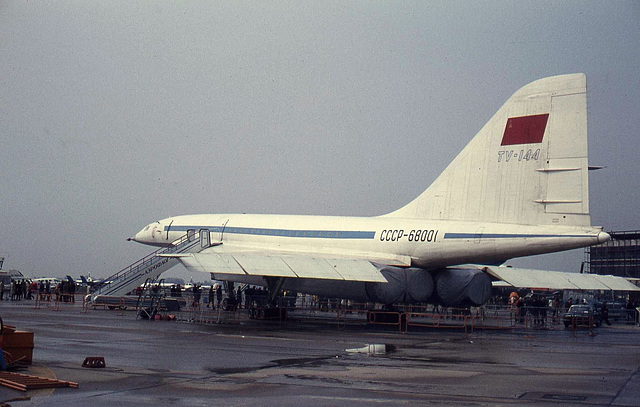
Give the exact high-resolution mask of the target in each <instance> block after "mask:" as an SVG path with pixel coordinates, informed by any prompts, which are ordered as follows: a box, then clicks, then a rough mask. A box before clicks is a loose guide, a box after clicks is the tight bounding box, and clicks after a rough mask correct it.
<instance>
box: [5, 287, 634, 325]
mask: <svg viewBox="0 0 640 407" xmlns="http://www.w3.org/2000/svg"><path fill="white" fill-rule="evenodd" d="M173 300H175V299H173ZM5 301H9V300H5ZM21 301H23V302H24V301H33V304H34V307H35V308H36V309H45V310H53V311H58V310H63V309H65V310H73V309H78V310H80V311H81V312H89V311H90V310H96V309H111V310H118V311H119V312H120V314H121V315H125V311H135V310H136V305H137V302H138V297H135V296H125V297H102V298H98V299H97V301H96V302H93V303H89V302H87V301H85V294H80V293H76V294H61V293H55V292H54V293H46V292H42V293H41V292H38V291H34V292H32V299H31V300H29V299H23V300H21ZM180 301H181V307H180V310H179V311H166V310H162V311H161V312H160V314H159V315H161V317H162V318H164V317H168V316H170V319H177V320H182V321H192V322H199V323H238V322H240V321H242V320H248V319H250V318H256V319H261V318H259V316H258V315H250V311H249V308H245V307H238V308H235V309H232V310H228V311H225V310H224V309H222V308H221V307H219V306H217V304H215V303H214V304H210V303H208V302H206V301H205V302H199V303H197V304H195V303H194V302H193V296H192V295H190V293H183V294H182V297H180ZM286 305H287V307H283V309H285V308H286V311H285V312H284V313H279V314H275V315H274V314H272V315H271V316H270V317H269V318H262V319H272V320H279V321H284V322H286V321H287V320H288V319H291V318H295V319H306V320H316V321H323V322H324V321H327V322H329V323H333V324H336V325H337V326H338V327H339V328H344V327H345V326H347V325H362V324H369V325H379V326H387V327H397V329H398V331H399V332H407V331H409V330H411V329H419V328H430V329H434V328H448V329H460V330H463V331H464V332H465V333H470V332H473V331H474V330H475V329H498V330H524V331H525V332H526V331H529V330H533V329H545V328H554V327H555V328H564V325H565V323H566V326H567V328H570V329H572V330H574V331H577V330H584V329H587V330H592V329H593V327H594V325H598V323H599V322H600V321H596V320H593V322H592V323H586V324H584V323H582V322H583V321H580V320H577V319H575V320H574V319H569V320H568V321H566V320H565V319H564V314H565V312H566V310H565V309H564V308H561V309H553V308H547V307H541V308H536V307H527V306H525V307H521V308H516V307H512V306H498V305H485V306H482V307H471V308H464V309H460V308H443V307H438V306H432V305H428V306H399V307H396V308H395V309H393V310H386V309H383V308H382V307H381V305H379V304H372V303H355V302H350V301H345V300H337V299H328V300H318V299H317V298H315V297H312V296H308V295H300V296H298V297H297V298H295V301H294V302H293V303H292V302H291V299H289V300H287V303H286ZM245 306H246V304H245ZM267 309H268V308H260V307H256V308H254V312H258V313H260V311H261V310H267ZM639 315H640V311H639V310H637V309H617V310H616V312H615V313H610V314H609V322H610V323H611V324H628V325H637V326H640V320H639ZM596 322H597V323H596ZM602 322H603V323H605V324H606V320H602Z"/></svg>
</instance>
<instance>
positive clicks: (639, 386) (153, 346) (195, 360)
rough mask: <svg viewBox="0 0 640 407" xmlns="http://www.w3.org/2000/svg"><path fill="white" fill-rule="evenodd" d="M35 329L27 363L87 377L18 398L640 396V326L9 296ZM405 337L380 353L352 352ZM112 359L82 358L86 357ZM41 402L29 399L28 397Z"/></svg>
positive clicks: (9, 306) (300, 400) (288, 402)
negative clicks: (381, 317) (469, 321)
mask: <svg viewBox="0 0 640 407" xmlns="http://www.w3.org/2000/svg"><path fill="white" fill-rule="evenodd" d="M0 316H1V317H2V318H3V320H4V322H5V324H9V325H14V326H17V327H18V328H19V329H22V330H30V331H33V332H35V349H34V352H33V358H34V363H33V365H31V366H30V367H28V368H27V369H24V370H21V372H22V373H28V374H34V375H40V376H45V377H50V378H58V379H60V380H66V381H72V382H77V383H78V384H79V387H78V388H77V389H73V388H62V389H43V390H32V391H28V392H26V393H22V392H19V391H16V390H11V389H8V388H5V387H0V401H5V402H7V400H13V401H8V402H7V403H8V404H9V405H11V406H50V405H56V406H57V405H73V406H92V407H99V406H114V405H117V406H129V405H131V406H134V405H135V406H146V405H149V406H151V405H153V406H159V405H161V406H211V405H221V406H263V405H271V406H313V407H316V406H370V405H412V406H413V405H456V406H457V405H491V406H494V405H507V406H510V405H518V406H521V405H556V406H572V405H575V406H585V405H587V406H589V405H612V406H637V405H640V328H639V327H636V326H633V325H614V326H611V327H608V326H607V327H601V328H598V329H596V330H595V331H594V335H591V334H589V332H588V331H586V330H579V331H577V332H575V333H574V332H572V331H571V330H565V329H562V328H560V327H557V328H556V329H544V330H530V331H527V332H524V331H494V330H491V331H490V330H487V331H478V330H476V331H474V333H473V334H472V335H471V336H467V335H465V334H464V333H463V332H461V331H460V330H444V329H430V330H429V329H425V330H421V331H416V332H413V331H412V332H409V333H406V334H401V333H398V332H396V331H394V330H391V329H384V328H380V327H366V326H347V327H346V328H344V329H339V328H338V327H337V326H336V325H334V324H328V323H326V322H325V323H310V322H308V321H305V322H291V321H290V322H289V323H287V325H286V326H282V325H281V324H279V323H274V322H264V321H262V322H261V321H250V320H249V321H244V322H242V323H235V324H193V323H186V322H176V321H148V320H136V319H135V314H134V313H133V312H130V311H127V312H120V311H109V310H89V311H88V312H82V311H81V309H79V308H78V307H75V308H73V307H69V308H63V309H61V310H58V311H56V310H53V309H34V307H33V304H29V303H27V302H22V303H19V304H18V303H11V302H6V301H5V302H1V303H0ZM367 344H387V345H392V346H391V348H393V350H391V352H389V353H385V354H378V355H369V354H367V353H355V352H347V351H346V350H347V349H350V350H353V349H358V348H362V347H364V346H366V345H367ZM98 356H101V357H104V358H105V362H106V368H94V369H91V368H83V367H82V366H81V365H82V363H83V361H84V359H85V358H86V357H98ZM24 397H26V398H28V400H17V399H18V398H24Z"/></svg>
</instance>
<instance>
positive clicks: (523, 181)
mask: <svg viewBox="0 0 640 407" xmlns="http://www.w3.org/2000/svg"><path fill="white" fill-rule="evenodd" d="M587 172H588V157H587V97H586V77H585V75H584V74H571V75H561V76H554V77H549V78H544V79H540V80H538V81H535V82H532V83H530V84H528V85H526V86H524V87H523V88H521V89H520V90H518V91H517V92H516V93H514V94H513V95H512V96H511V97H510V98H509V100H507V102H506V103H505V104H504V105H503V106H502V107H501V108H500V110H498V112H497V113H496V114H495V115H494V116H493V117H492V118H491V120H489V122H488V123H487V124H486V125H485V126H484V127H483V128H482V129H481V130H480V132H479V133H478V134H477V135H476V136H475V137H474V138H473V139H472V140H471V142H470V143H469V144H468V145H467V146H466V147H465V148H464V150H462V152H461V153H460V154H459V155H458V156H457V157H456V158H455V159H454V160H453V161H452V162H451V164H450V165H449V166H448V167H447V168H446V169H445V170H444V172H442V174H440V176H439V177H438V178H437V179H436V180H435V181H434V182H433V184H431V186H430V187H429V188H428V189H427V190H426V191H424V192H423V193H422V194H421V195H420V196H418V197H417V198H416V199H415V200H413V201H412V202H410V203H409V204H407V205H405V206H404V207H402V208H400V209H398V210H397V211H395V212H392V213H390V214H388V215H385V216H389V217H403V218H421V219H442V220H462V221H480V222H497V223H519V224H531V225H566V226H586V225H590V224H591V219H590V216H589V186H588V174H587Z"/></svg>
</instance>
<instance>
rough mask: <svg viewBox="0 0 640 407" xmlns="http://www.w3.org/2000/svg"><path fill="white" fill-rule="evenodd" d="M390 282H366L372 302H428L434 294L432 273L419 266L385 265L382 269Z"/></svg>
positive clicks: (367, 291) (366, 289)
mask: <svg viewBox="0 0 640 407" xmlns="http://www.w3.org/2000/svg"><path fill="white" fill-rule="evenodd" d="M380 272H381V273H382V275H383V276H384V277H385V278H386V279H387V281H388V283H366V285H365V291H366V293H367V297H369V300H370V301H372V302H377V303H381V304H393V303H405V304H415V303H419V302H427V301H428V300H429V298H430V297H431V296H432V294H433V277H432V276H431V273H429V272H428V271H426V270H423V269H419V268H400V267H385V268H383V269H381V270H380Z"/></svg>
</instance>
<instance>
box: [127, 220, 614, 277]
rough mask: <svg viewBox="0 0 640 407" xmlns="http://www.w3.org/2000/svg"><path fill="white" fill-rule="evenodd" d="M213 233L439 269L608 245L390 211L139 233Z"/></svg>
mask: <svg viewBox="0 0 640 407" xmlns="http://www.w3.org/2000/svg"><path fill="white" fill-rule="evenodd" d="M203 230H204V231H207V232H208V234H209V238H210V240H211V242H215V243H222V244H223V245H225V246H233V247H234V249H240V250H247V251H250V250H268V251H275V252H280V253H291V254H308V255H317V256H349V257H356V258H363V259H369V260H372V261H375V260H379V261H380V262H381V263H384V264H393V265H398V266H412V267H420V268H424V269H435V268H440V267H445V266H449V265H458V264H467V263H476V264H501V263H503V262H504V261H506V260H508V259H510V258H514V257H521V256H529V255H535V254H541V253H549V252H556V251H559V250H568V249H574V248H579V247H585V246H589V245H594V244H598V243H602V242H604V241H606V240H608V238H609V236H608V235H607V234H606V233H604V232H602V229H601V228H595V227H588V226H585V227H553V226H534V225H518V224H497V223H475V222H460V221H441V220H421V219H404V218H389V217H370V218H366V217H341V216H303V215H251V214H219V215H215V214H212V215H183V216H176V217H172V218H167V219H163V220H161V221H159V222H155V223H152V224H150V225H148V226H147V227H145V228H144V229H143V230H142V231H140V232H139V233H138V234H136V236H135V237H134V238H133V239H132V240H135V241H137V242H140V243H145V244H150V245H155V246H167V245H170V244H171V243H172V242H174V241H175V240H177V239H179V238H181V237H182V236H184V235H185V233H188V232H190V233H193V234H194V236H196V235H199V234H200V233H201V231H203Z"/></svg>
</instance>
